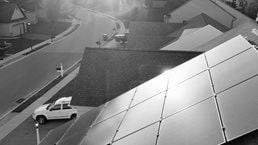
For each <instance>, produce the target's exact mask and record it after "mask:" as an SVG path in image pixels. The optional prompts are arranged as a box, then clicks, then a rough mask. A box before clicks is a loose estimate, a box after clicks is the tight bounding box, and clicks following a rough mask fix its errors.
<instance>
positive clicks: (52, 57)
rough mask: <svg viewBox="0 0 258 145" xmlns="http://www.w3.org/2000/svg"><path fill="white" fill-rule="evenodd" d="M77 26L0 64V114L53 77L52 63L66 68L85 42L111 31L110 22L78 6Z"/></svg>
mask: <svg viewBox="0 0 258 145" xmlns="http://www.w3.org/2000/svg"><path fill="white" fill-rule="evenodd" d="M78 17H79V18H80V19H81V21H82V24H81V26H80V27H79V28H78V29H77V30H76V31H75V32H73V33H72V34H70V35H68V36H67V37H65V38H64V39H61V40H60V41H58V42H57V43H55V44H52V45H49V46H47V47H46V48H43V49H41V50H39V51H37V52H35V53H33V54H31V55H29V56H28V57H25V58H23V59H22V60H20V61H18V62H16V63H13V64H10V65H8V66H4V67H2V68H0V76H1V77H0V92H1V93H0V100H1V102H0V116H2V115H3V114H5V113H6V112H8V111H9V110H10V109H11V108H13V107H14V106H16V105H17V103H16V101H17V100H18V99H20V98H25V97H26V96H28V95H29V94H30V93H31V92H33V91H36V90H38V89H39V88H42V87H43V86H44V85H46V84H47V83H48V82H49V81H51V80H53V79H54V78H55V77H57V75H58V73H57V72H56V67H58V66H59V65H60V63H62V64H63V66H64V68H65V69H66V68H68V67H70V66H71V65H73V64H74V63H75V62H77V61H78V60H80V59H81V57H82V53H83V51H84V48H85V47H86V46H96V43H95V42H96V41H97V40H98V39H99V38H101V35H102V34H103V33H111V32H112V29H113V28H114V23H113V22H112V21H111V20H110V19H108V18H106V17H104V16H100V15H96V14H94V13H92V12H88V11H87V10H85V9H80V11H79V12H78Z"/></svg>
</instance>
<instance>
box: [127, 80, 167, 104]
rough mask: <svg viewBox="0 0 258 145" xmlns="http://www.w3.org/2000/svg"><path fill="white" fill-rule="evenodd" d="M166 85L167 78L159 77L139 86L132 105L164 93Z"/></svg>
mask: <svg viewBox="0 0 258 145" xmlns="http://www.w3.org/2000/svg"><path fill="white" fill-rule="evenodd" d="M167 83H168V80H167V76H165V75H160V76H157V77H155V78H153V79H151V80H149V81H147V82H146V83H144V84H142V85H140V86H139V87H137V91H136V93H135V96H134V99H133V102H132V105H135V104H137V103H140V102H141V101H144V100H146V99H148V98H150V97H153V96H155V95H157V94H158V93H160V92H162V91H165V90H166V89H167Z"/></svg>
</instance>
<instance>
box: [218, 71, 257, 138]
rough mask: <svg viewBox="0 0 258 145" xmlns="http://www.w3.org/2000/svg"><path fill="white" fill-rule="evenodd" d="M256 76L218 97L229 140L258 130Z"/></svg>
mask: <svg viewBox="0 0 258 145" xmlns="http://www.w3.org/2000/svg"><path fill="white" fill-rule="evenodd" d="M257 90H258V76H257V77H255V78H253V79H251V80H248V81H246V82H244V83H242V84H240V85H237V86H235V87H233V88H231V89H229V90H227V91H225V92H223V93H221V94H219V95H218V103H219V106H220V110H221V114H222V119H223V122H224V124H225V128H226V134H227V137H228V139H229V140H232V139H233V138H236V137H238V136H240V135H243V134H245V133H248V132H250V131H252V130H254V129H257V128H258V93H257V92H258V91H257Z"/></svg>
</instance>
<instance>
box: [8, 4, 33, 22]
mask: <svg viewBox="0 0 258 145" xmlns="http://www.w3.org/2000/svg"><path fill="white" fill-rule="evenodd" d="M8 1H9V2H10V3H16V4H17V5H18V6H19V7H20V8H21V9H22V11H23V12H24V14H25V15H26V17H27V21H26V22H27V24H28V23H30V24H36V23H38V17H37V15H36V11H37V9H36V2H35V1H34V0H8Z"/></svg>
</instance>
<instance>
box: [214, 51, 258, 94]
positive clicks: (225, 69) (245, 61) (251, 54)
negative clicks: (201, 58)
mask: <svg viewBox="0 0 258 145" xmlns="http://www.w3.org/2000/svg"><path fill="white" fill-rule="evenodd" d="M255 51H256V50H254V49H249V50H247V51H245V52H243V53H241V54H239V55H237V56H235V57H233V58H231V59H230V60H228V61H226V62H223V63H221V64H219V65H217V66H215V67H213V68H212V69H211V76H212V78H213V83H214V87H215V91H216V92H220V91H223V90H224V89H226V88H229V87H231V86H233V85H235V84H237V83H240V82H242V81H244V80H245V79H248V78H250V77H252V76H254V75H257V74H258V65H257V62H258V58H257V53H256V52H255Z"/></svg>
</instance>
